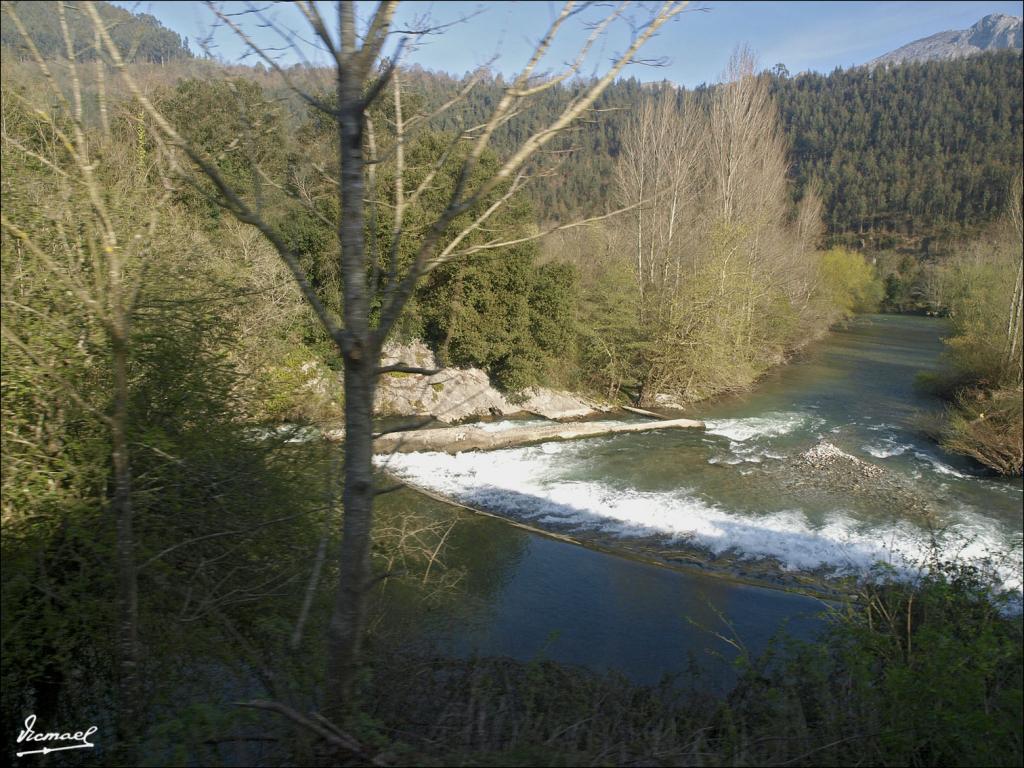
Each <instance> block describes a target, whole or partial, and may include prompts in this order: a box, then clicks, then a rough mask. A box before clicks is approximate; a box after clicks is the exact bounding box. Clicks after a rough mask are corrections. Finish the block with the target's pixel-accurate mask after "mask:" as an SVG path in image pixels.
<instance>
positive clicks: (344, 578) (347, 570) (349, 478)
mask: <svg viewBox="0 0 1024 768" xmlns="http://www.w3.org/2000/svg"><path fill="white" fill-rule="evenodd" d="M339 21H340V26H341V50H342V55H347V56H349V57H350V58H351V57H354V54H355V50H356V49H355V19H354V9H353V7H352V6H351V5H350V4H349V3H342V4H341V6H340V8H339ZM351 70H352V67H344V66H343V67H339V68H338V109H339V114H338V141H339V154H340V158H341V184H340V185H339V189H338V192H339V197H340V203H341V220H340V222H339V226H338V240H339V242H340V244H341V275H342V281H343V283H342V291H343V296H342V299H343V308H344V314H345V330H344V331H342V332H341V334H340V335H341V338H340V339H336V341H338V346H339V347H340V349H341V352H342V355H343V357H344V365H345V471H344V478H345V479H344V483H345V485H344V492H343V495H342V503H343V506H344V519H343V523H342V541H341V552H340V555H339V558H340V559H339V563H338V565H339V569H340V579H339V583H338V591H337V593H336V596H335V599H334V608H333V610H332V613H331V621H330V627H329V631H328V639H329V642H330V647H329V649H328V664H327V681H326V682H327V689H326V690H327V699H326V702H325V707H324V710H325V714H326V715H327V717H329V718H330V719H332V720H334V721H335V722H342V721H343V720H344V719H345V716H346V715H347V714H348V712H350V711H351V709H352V695H353V688H354V683H355V679H356V673H357V669H358V662H359V651H360V647H361V645H362V638H363V628H364V626H365V624H366V592H367V589H368V586H369V584H370V573H371V565H370V543H371V539H370V537H371V533H372V527H373V495H374V493H373V463H372V461H373V458H372V457H373V397H374V389H375V388H376V379H377V365H378V363H379V346H378V345H377V344H376V343H375V340H374V339H373V336H372V334H371V333H370V329H369V310H370V307H369V300H368V296H367V286H366V269H365V261H364V248H365V243H364V240H363V216H364V206H363V197H364V194H363V184H364V175H363V174H364V167H363V165H364V162H363V147H362V136H363V102H362V83H361V82H360V81H359V80H357V79H355V78H353V77H352V74H351Z"/></svg>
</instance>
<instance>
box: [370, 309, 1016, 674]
mask: <svg viewBox="0 0 1024 768" xmlns="http://www.w3.org/2000/svg"><path fill="white" fill-rule="evenodd" d="M944 330H945V325H944V323H943V322H942V321H941V320H937V319H932V318H924V317H910V316H891V315H875V316H864V317H860V318H858V319H857V320H855V321H854V322H852V323H851V324H850V325H849V326H848V327H847V328H845V329H841V330H837V331H835V332H833V333H832V334H830V335H829V336H828V337H827V338H826V339H824V340H823V341H821V342H818V343H816V344H813V345H811V347H810V348H809V349H808V350H807V351H806V353H805V354H804V355H803V356H802V358H801V359H800V360H798V361H796V362H794V363H792V364H790V365H788V366H785V367H783V368H780V369H778V370H777V371H775V372H773V373H772V374H771V375H770V376H768V377H767V378H766V379H765V380H764V381H762V382H761V383H760V384H759V385H758V386H757V387H756V388H755V389H754V390H753V391H751V392H750V393H748V394H746V395H744V396H742V397H730V398H724V399H721V400H719V401H717V402H714V403H710V404H708V403H705V404H701V405H699V406H696V407H695V409H694V412H693V414H692V415H693V416H696V417H699V418H702V419H704V420H705V422H706V424H707V429H706V430H704V431H696V430H663V431H657V432H649V433H640V434H623V435H615V436H610V437H607V438H596V439H588V440H580V441H574V442H565V443H547V444H542V445H539V446H531V447H526V448H516V449H509V450H503V451H495V452H489V453H468V454H462V455H458V456H449V455H447V454H441V453H416V454H400V455H396V456H394V457H392V458H391V459H390V460H389V462H388V465H387V469H388V470H389V471H390V472H392V473H394V474H396V475H399V476H401V477H403V478H405V479H407V480H408V481H410V482H411V483H414V484H416V485H419V486H421V487H424V488H428V489H430V490H432V491H434V492H436V493H438V494H441V495H443V496H446V497H448V498H451V499H454V500H456V501H459V502H461V503H463V504H466V505H469V506H471V507H474V508H477V509H483V510H487V511H489V512H491V513H494V514H497V515H499V516H502V517H507V518H509V519H512V520H516V521H521V522H525V523H528V524H530V525H532V526H535V527H538V528H540V529H544V530H548V531H551V532H554V533H559V534H565V535H569V536H572V537H573V538H576V539H579V540H582V541H584V542H586V543H588V544H591V545H593V546H594V547H597V548H598V549H606V550H607V549H611V550H613V551H619V552H622V553H624V554H627V555H629V556H630V557H625V558H624V557H616V556H613V555H609V554H607V553H606V552H603V551H595V550H594V549H592V548H585V547H579V546H574V545H572V544H567V543H564V542H561V541H553V540H550V539H547V538H545V537H543V536H537V535H533V534H529V533H527V532H525V531H523V530H521V529H517V528H513V527H511V526H508V525H506V524H503V523H502V522H501V521H500V520H494V519H489V518H477V519H476V520H475V521H473V522H472V523H469V524H466V525H463V526H462V527H461V530H460V531H459V532H458V533H457V534H456V535H455V537H454V538H453V547H452V549H451V552H452V557H453V558H454V561H455V562H456V563H461V564H462V565H463V566H464V567H465V570H466V572H467V583H471V584H473V585H474V587H473V588H474V589H476V590H477V591H479V592H480V594H479V599H478V600H476V601H473V600H469V601H467V602H466V603H465V604H464V606H463V610H461V611H460V612H458V613H455V614H443V615H439V616H438V617H437V618H438V622H439V623H438V626H443V625H447V626H449V627H450V628H451V629H450V631H448V632H447V633H445V632H440V634H439V635H438V636H444V637H446V638H448V641H450V642H452V643H454V645H455V646H456V647H457V648H459V649H460V650H463V651H465V650H467V649H468V650H479V651H481V652H484V653H504V654H510V655H513V656H516V657H519V658H533V657H535V656H537V655H547V656H549V657H551V658H554V659H556V660H559V661H568V662H574V663H580V664H585V665H587V666H591V667H594V668H617V669H620V670H623V671H625V672H626V673H627V674H628V675H630V676H631V677H633V678H634V679H638V680H642V681H645V682H650V681H653V680H654V679H655V678H657V677H658V676H659V675H660V674H662V673H665V672H670V673H671V672H679V671H682V668H683V667H684V666H685V664H686V663H687V662H686V658H687V656H688V655H689V654H696V655H698V656H706V655H707V653H708V652H712V651H714V650H716V649H717V650H725V651H727V650H728V648H727V647H725V645H726V644H724V643H722V642H721V641H720V640H718V639H717V638H715V636H714V632H711V631H703V630H696V629H694V623H696V624H699V625H702V626H705V627H707V628H708V629H709V630H714V631H715V632H720V633H725V634H728V632H729V631H735V633H736V635H737V636H739V637H740V638H741V639H743V641H744V642H746V643H748V645H750V647H751V649H752V650H755V651H756V650H759V649H760V648H763V647H764V644H765V643H766V642H767V640H768V637H769V636H770V635H771V634H772V633H773V632H775V631H776V630H777V629H778V628H779V627H780V626H782V625H783V624H785V623H786V622H789V623H790V625H791V628H795V629H796V630H797V632H796V633H797V634H800V633H801V632H807V631H809V627H811V626H812V625H813V622H812V621H811V620H810V619H809V618H808V617H809V615H810V614H812V613H813V612H814V611H815V610H817V609H819V608H820V603H818V602H817V601H815V600H814V599H812V598H808V597H804V596H800V595H793V594H786V593H784V592H781V591H779V590H778V589H774V590H769V589H764V588H762V587H759V586H757V584H758V582H761V583H764V584H766V585H776V586H777V585H779V584H785V585H788V586H793V585H798V584H800V583H801V579H802V578H804V574H807V573H813V574H814V575H815V578H816V579H817V580H819V581H820V579H822V578H836V577H843V576H856V575H858V574H860V573H863V572H864V571H865V570H867V569H868V568H870V567H871V566H872V565H873V564H874V563H876V562H878V561H882V562H886V563H889V564H890V565H891V566H892V567H893V568H895V569H896V571H897V572H899V573H903V574H906V576H907V577H908V578H912V577H913V573H914V570H915V566H916V564H917V563H919V562H921V561H922V560H923V559H924V558H926V557H927V556H928V555H929V553H933V554H934V553H937V554H939V555H940V556H941V557H944V558H948V559H953V558H957V559H962V560H969V561H977V562H980V561H981V560H983V559H985V558H989V559H994V560H995V561H996V562H995V565H994V567H995V568H996V570H997V572H998V573H999V575H1000V578H1001V579H1002V582H1003V584H1004V586H1005V587H1006V588H1007V589H1010V590H1014V591H1019V590H1020V589H1021V577H1020V571H1021V564H1020V558H1021V554H1020V553H1021V532H1022V513H1021V505H1022V498H1024V489H1022V483H1021V480H1020V479H1015V480H1007V479H1002V478H998V477H994V476H992V475H991V474H989V473H988V472H986V471H985V470H984V468H982V467H980V466H979V465H977V464H974V463H973V462H971V461H970V460H967V459H963V458H961V457H957V456H953V455H949V454H946V453H945V452H943V451H942V450H941V449H940V448H938V447H937V446H936V445H935V444H934V443H932V442H931V441H930V440H929V439H928V438H926V437H925V436H924V435H923V434H922V432H921V430H920V424H921V420H922V419H923V418H926V417H927V416H928V415H929V414H934V413H936V412H937V411H939V410H941V407H942V404H941V403H939V402H938V401H936V400H934V399H933V398H931V397H929V396H927V395H926V394H923V393H922V392H921V390H920V389H919V388H918V387H917V386H915V378H916V377H917V375H918V374H919V373H920V372H929V371H936V370H939V369H940V368H941V366H942V358H941V354H942V350H943V345H942V341H941V336H942V334H943V332H944ZM495 428H501V425H500V424H499V425H495ZM823 440H824V441H828V442H829V443H831V444H832V445H834V446H836V447H838V448H839V449H841V450H843V451H845V452H847V453H849V454H850V455H853V456H856V457H858V458H860V459H862V460H864V461H867V462H870V463H872V464H875V465H877V466H879V467H882V468H883V469H884V470H886V472H885V477H884V479H883V480H882V481H879V482H873V481H870V480H866V481H863V482H861V481H860V480H858V479H856V478H848V479H843V478H836V477H835V476H829V475H824V476H822V475H818V474H816V473H815V472H814V471H812V470H809V469H808V468H806V467H801V465H800V462H799V461H798V457H799V456H800V454H801V453H802V452H804V451H806V450H807V449H809V448H811V447H812V446H814V445H816V444H817V443H819V442H820V441H823ZM425 503H426V502H425ZM430 503H433V502H430ZM470 517H471V515H470ZM644 559H647V560H650V561H652V562H643V560H644ZM652 563H661V564H662V565H664V564H668V565H673V564H686V565H688V566H689V572H683V573H681V572H679V571H677V570H672V569H666V568H664V567H660V566H659V565H657V564H652ZM695 570H696V571H705V572H708V573H717V574H719V576H721V575H726V576H729V577H737V576H738V577H740V578H741V579H745V580H747V581H748V582H751V583H748V584H738V583H736V581H735V579H734V578H720V577H718V576H706V575H703V574H702V573H700V572H694V571H695ZM473 606H475V607H473ZM442 613H443V612H442ZM727 624H729V625H731V627H732V629H731V630H724V627H725V626H726V625H727ZM720 674H721V670H720V669H719V670H717V671H712V675H720Z"/></svg>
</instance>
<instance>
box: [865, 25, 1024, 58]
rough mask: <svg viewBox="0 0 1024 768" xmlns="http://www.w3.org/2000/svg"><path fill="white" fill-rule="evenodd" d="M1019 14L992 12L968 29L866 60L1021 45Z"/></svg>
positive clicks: (940, 55) (968, 52)
mask: <svg viewBox="0 0 1024 768" xmlns="http://www.w3.org/2000/svg"><path fill="white" fill-rule="evenodd" d="M1022 29H1024V24H1022V20H1021V17H1019V16H1007V15H1006V14H1002V13H992V14H989V15H988V16H985V17H983V18H982V19H981V20H979V21H978V23H977V24H975V25H974V26H972V27H969V28H968V29H949V30H946V31H945V32H939V33H937V34H934V35H930V36H928V37H923V38H921V39H920V40H915V41H913V42H912V43H908V44H907V45H904V46H902V47H900V48H897V49H896V50H895V51H890V52H889V53H886V54H884V55H882V56H879V57H878V58H877V59H872V60H871V61H870V62H868V66H869V67H877V66H879V65H888V64H904V63H907V62H912V61H934V60H936V59H961V58H964V57H966V56H973V55H975V54H978V53H984V52H985V51H995V50H1000V49H1004V48H1016V49H1017V50H1021V46H1022Z"/></svg>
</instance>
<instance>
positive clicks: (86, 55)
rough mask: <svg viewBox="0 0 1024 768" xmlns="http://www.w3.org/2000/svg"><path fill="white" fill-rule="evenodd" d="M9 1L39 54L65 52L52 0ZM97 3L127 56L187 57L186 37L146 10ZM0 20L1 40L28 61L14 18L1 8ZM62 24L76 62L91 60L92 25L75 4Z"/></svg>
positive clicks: (151, 58)
mask: <svg viewBox="0 0 1024 768" xmlns="http://www.w3.org/2000/svg"><path fill="white" fill-rule="evenodd" d="M10 5H11V6H12V7H13V8H14V9H15V13H16V14H17V17H18V19H19V20H20V21H21V23H22V24H24V25H25V28H26V30H27V31H28V33H29V37H30V38H31V40H32V42H33V43H34V44H35V46H36V48H37V49H38V50H39V52H40V53H41V54H42V55H43V56H45V57H47V58H54V57H58V56H62V55H63V54H64V53H65V50H64V37H63V35H62V33H61V26H60V25H61V21H60V17H59V14H58V4H57V3H51V2H24V1H22V2H12V3H11V4H10ZM96 7H97V9H98V11H99V13H100V16H101V17H102V18H103V20H104V22H105V23H106V24H107V25H108V26H109V29H110V35H111V37H112V38H113V39H114V41H115V42H116V43H117V44H118V45H119V46H120V47H121V49H122V50H123V51H124V52H125V56H126V58H127V59H128V60H129V61H146V62H151V63H156V64H165V63H168V62H171V61H174V60H176V59H188V58H192V54H191V52H190V51H189V49H188V41H187V40H186V41H182V39H181V36H180V35H178V33H177V32H174V31H173V30H170V29H168V28H167V27H165V26H163V25H162V24H161V23H160V22H159V21H157V20H156V18H154V17H153V16H150V15H149V14H148V13H138V14H135V13H131V12H129V11H126V10H124V9H123V8H118V7H117V6H115V5H111V4H110V3H96ZM0 19H2V21H3V26H2V27H0V42H2V43H3V45H4V47H6V48H7V49H8V50H9V51H11V53H13V54H14V56H16V57H17V58H20V59H24V60H28V59H29V58H30V57H31V53H30V51H29V46H28V44H27V43H26V42H25V40H24V38H23V37H22V35H21V32H19V30H18V27H17V25H16V24H15V23H14V21H13V19H11V18H10V17H9V16H8V14H6V13H3V12H2V11H0ZM65 23H66V24H67V26H68V29H69V31H70V32H71V35H72V37H71V39H72V44H73V46H74V50H75V54H76V56H77V58H78V59H79V60H80V61H92V60H94V59H95V58H96V41H95V34H94V31H93V28H92V24H91V23H90V22H89V21H88V20H87V18H86V17H85V14H84V13H83V12H82V10H81V9H80V8H79V7H78V6H77V4H75V3H70V4H68V5H67V6H66V10H65Z"/></svg>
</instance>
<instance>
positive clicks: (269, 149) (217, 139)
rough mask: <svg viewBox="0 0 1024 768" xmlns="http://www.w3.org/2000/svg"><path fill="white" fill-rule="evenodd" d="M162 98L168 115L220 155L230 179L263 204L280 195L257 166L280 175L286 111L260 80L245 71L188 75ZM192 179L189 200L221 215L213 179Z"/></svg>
mask: <svg viewBox="0 0 1024 768" xmlns="http://www.w3.org/2000/svg"><path fill="white" fill-rule="evenodd" d="M156 101H157V104H158V106H159V108H160V110H161V111H162V112H163V114H164V115H165V117H167V119H168V120H170V121H171V123H172V124H174V126H175V127H176V128H177V130H178V131H180V132H181V134H182V135H183V136H184V137H185V139H187V140H188V141H189V142H190V143H191V144H192V145H193V146H195V147H196V148H197V149H199V150H200V151H201V152H203V153H204V154H205V155H206V156H207V157H209V158H211V159H213V160H214V162H215V163H216V165H217V168H218V169H219V171H220V174H221V176H222V177H223V179H224V181H225V182H226V183H227V184H228V185H229V186H230V187H231V188H232V189H234V190H235V191H237V192H238V193H239V195H240V196H241V197H242V198H243V199H244V200H246V201H247V202H248V203H249V204H250V205H252V206H253V207H254V208H262V207H264V206H266V205H267V204H268V203H270V202H271V200H273V199H275V198H277V199H278V200H279V199H280V197H279V196H278V195H275V194H274V192H275V190H274V189H273V188H271V187H269V186H268V185H267V183H266V181H265V180H264V178H263V177H262V176H260V175H259V174H257V173H256V171H255V170H254V168H257V167H258V168H260V169H261V170H262V171H263V172H264V173H265V174H266V175H267V176H268V177H269V178H271V179H277V178H280V176H281V174H282V171H283V170H284V168H285V166H286V163H287V159H286V154H285V152H286V143H285V134H284V122H283V119H282V115H281V111H280V109H279V108H278V107H277V106H276V105H274V104H273V103H272V102H271V101H270V100H269V99H268V98H267V97H266V95H265V94H264V92H263V89H262V88H261V87H260V86H259V84H258V83H255V82H252V81H251V80H248V79H245V78H240V77H236V78H231V79H213V80H183V81H182V82H180V83H178V84H177V85H176V86H175V87H174V88H173V89H172V90H167V91H164V92H162V93H161V94H159V95H158V97H157V99H156ZM190 181H191V183H190V184H189V185H188V186H187V188H186V190H183V191H182V193H181V195H182V199H183V201H184V202H185V203H186V205H187V206H188V207H189V208H190V209H191V210H194V211H200V212H205V213H207V214H208V215H209V216H211V217H213V218H214V219H216V218H217V217H218V216H219V212H220V209H219V207H218V206H217V205H216V204H215V203H214V202H213V200H214V196H215V191H214V189H213V186H212V184H211V183H210V182H209V181H206V180H205V179H204V180H198V179H192V180H190ZM268 198H269V199H268ZM281 213H284V212H281ZM285 218H286V217H285V216H283V215H282V216H281V219H282V220H285Z"/></svg>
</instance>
